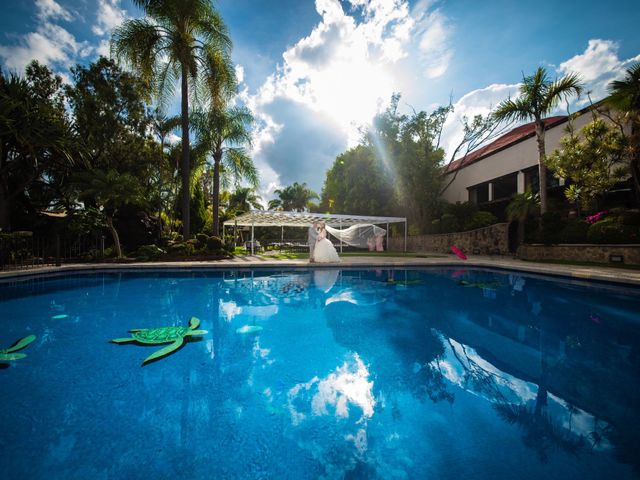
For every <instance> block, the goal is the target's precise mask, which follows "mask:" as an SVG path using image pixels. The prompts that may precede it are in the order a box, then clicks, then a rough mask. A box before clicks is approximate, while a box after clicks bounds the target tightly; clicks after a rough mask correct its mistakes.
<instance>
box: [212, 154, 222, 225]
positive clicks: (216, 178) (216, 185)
mask: <svg viewBox="0 0 640 480" xmlns="http://www.w3.org/2000/svg"><path fill="white" fill-rule="evenodd" d="M221 161H222V150H221V149H220V148H217V149H216V151H215V152H214V153H213V192H211V195H212V197H213V198H212V199H211V205H213V207H212V214H213V236H214V237H219V236H220V162H221Z"/></svg>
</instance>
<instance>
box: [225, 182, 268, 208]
mask: <svg viewBox="0 0 640 480" xmlns="http://www.w3.org/2000/svg"><path fill="white" fill-rule="evenodd" d="M261 200H262V198H260V196H259V195H258V194H257V193H256V191H255V189H254V188H253V187H240V188H236V191H235V192H233V193H232V194H231V195H230V196H229V209H230V210H234V211H235V213H244V212H248V211H249V210H251V209H255V210H262V209H263V207H262V203H260V201H261Z"/></svg>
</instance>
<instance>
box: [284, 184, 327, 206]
mask: <svg viewBox="0 0 640 480" xmlns="http://www.w3.org/2000/svg"><path fill="white" fill-rule="evenodd" d="M274 193H275V194H276V195H278V197H279V198H280V202H281V203H280V205H281V206H282V209H283V210H287V211H293V212H304V211H308V210H309V208H310V206H311V205H312V203H311V200H313V199H314V198H319V197H318V194H317V193H316V192H314V191H313V190H311V189H310V188H309V187H308V186H307V184H306V183H298V182H294V184H293V185H289V186H288V187H284V188H283V189H280V190H275V192H274Z"/></svg>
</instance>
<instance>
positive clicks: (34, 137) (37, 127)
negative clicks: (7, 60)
mask: <svg viewBox="0 0 640 480" xmlns="http://www.w3.org/2000/svg"><path fill="white" fill-rule="evenodd" d="M81 161H82V156H81V155H80V151H79V149H78V145H77V142H76V137H75V135H74V133H73V131H72V129H71V126H70V124H69V122H68V120H67V119H66V116H65V112H64V94H63V90H62V79H61V78H60V77H59V76H56V75H53V73H52V72H51V70H49V68H47V67H46V66H42V65H40V64H39V63H37V62H35V61H34V62H32V63H30V64H29V66H28V67H27V69H26V77H25V78H21V77H18V76H16V75H9V76H6V75H5V74H4V73H3V72H2V71H0V229H2V230H10V229H11V212H12V210H13V205H14V202H15V201H16V200H17V199H19V198H20V199H27V200H28V201H30V202H34V201H36V197H38V195H34V194H33V193H34V190H33V189H34V187H35V186H36V185H38V186H39V188H38V190H39V191H44V190H55V189H57V186H56V185H55V182H53V180H54V178H55V179H58V180H60V181H62V176H65V175H67V172H68V169H69V168H70V167H71V166H72V165H74V164H76V163H80V162H81ZM30 189H31V190H32V191H31V194H29V190H30ZM47 204H48V199H47V198H44V199H42V201H41V202H39V205H38V207H39V208H45V207H46V206H47Z"/></svg>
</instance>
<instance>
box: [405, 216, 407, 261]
mask: <svg viewBox="0 0 640 480" xmlns="http://www.w3.org/2000/svg"><path fill="white" fill-rule="evenodd" d="M404 253H407V219H406V218H405V219H404Z"/></svg>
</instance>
